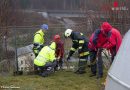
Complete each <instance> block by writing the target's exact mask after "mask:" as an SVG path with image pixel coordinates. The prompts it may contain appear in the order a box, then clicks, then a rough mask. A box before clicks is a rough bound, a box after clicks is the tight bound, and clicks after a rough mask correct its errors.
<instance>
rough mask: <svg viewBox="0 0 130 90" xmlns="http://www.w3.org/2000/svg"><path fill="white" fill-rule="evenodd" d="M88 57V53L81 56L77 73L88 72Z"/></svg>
mask: <svg viewBox="0 0 130 90" xmlns="http://www.w3.org/2000/svg"><path fill="white" fill-rule="evenodd" d="M87 57H88V56H87V55H85V56H82V57H79V63H78V70H77V71H76V73H78V74H83V73H85V72H86V66H87Z"/></svg>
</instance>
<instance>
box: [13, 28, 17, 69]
mask: <svg viewBox="0 0 130 90" xmlns="http://www.w3.org/2000/svg"><path fill="white" fill-rule="evenodd" d="M14 44H15V71H18V57H17V41H16V28H14Z"/></svg>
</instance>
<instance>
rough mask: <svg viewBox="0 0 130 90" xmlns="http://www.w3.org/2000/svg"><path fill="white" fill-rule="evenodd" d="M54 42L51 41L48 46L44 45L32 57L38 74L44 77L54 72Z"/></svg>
mask: <svg viewBox="0 0 130 90" xmlns="http://www.w3.org/2000/svg"><path fill="white" fill-rule="evenodd" d="M55 49H56V43H55V42H52V43H51V45H50V46H44V47H43V48H42V49H41V51H40V52H39V54H38V56H37V57H36V58H35V59H34V65H35V66H36V67H38V69H39V71H40V72H39V75H41V76H43V77H46V76H48V75H50V74H51V73H53V72H54V67H55V66H56V58H55Z"/></svg>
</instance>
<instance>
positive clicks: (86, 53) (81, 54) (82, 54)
mask: <svg viewBox="0 0 130 90" xmlns="http://www.w3.org/2000/svg"><path fill="white" fill-rule="evenodd" d="M88 54H89V52H83V53H80V54H79V56H85V55H88Z"/></svg>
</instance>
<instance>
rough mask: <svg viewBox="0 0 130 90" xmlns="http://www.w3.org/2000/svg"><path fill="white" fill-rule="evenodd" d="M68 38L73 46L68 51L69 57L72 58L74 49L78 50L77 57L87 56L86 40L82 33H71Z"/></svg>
mask: <svg viewBox="0 0 130 90" xmlns="http://www.w3.org/2000/svg"><path fill="white" fill-rule="evenodd" d="M70 38H71V39H72V42H73V45H72V47H71V49H70V52H69V56H72V55H73V53H74V52H75V51H76V49H78V52H79V57H84V56H87V55H88V54H89V51H88V39H87V38H86V37H85V36H84V35H83V33H80V32H75V31H72V33H71V35H70Z"/></svg>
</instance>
